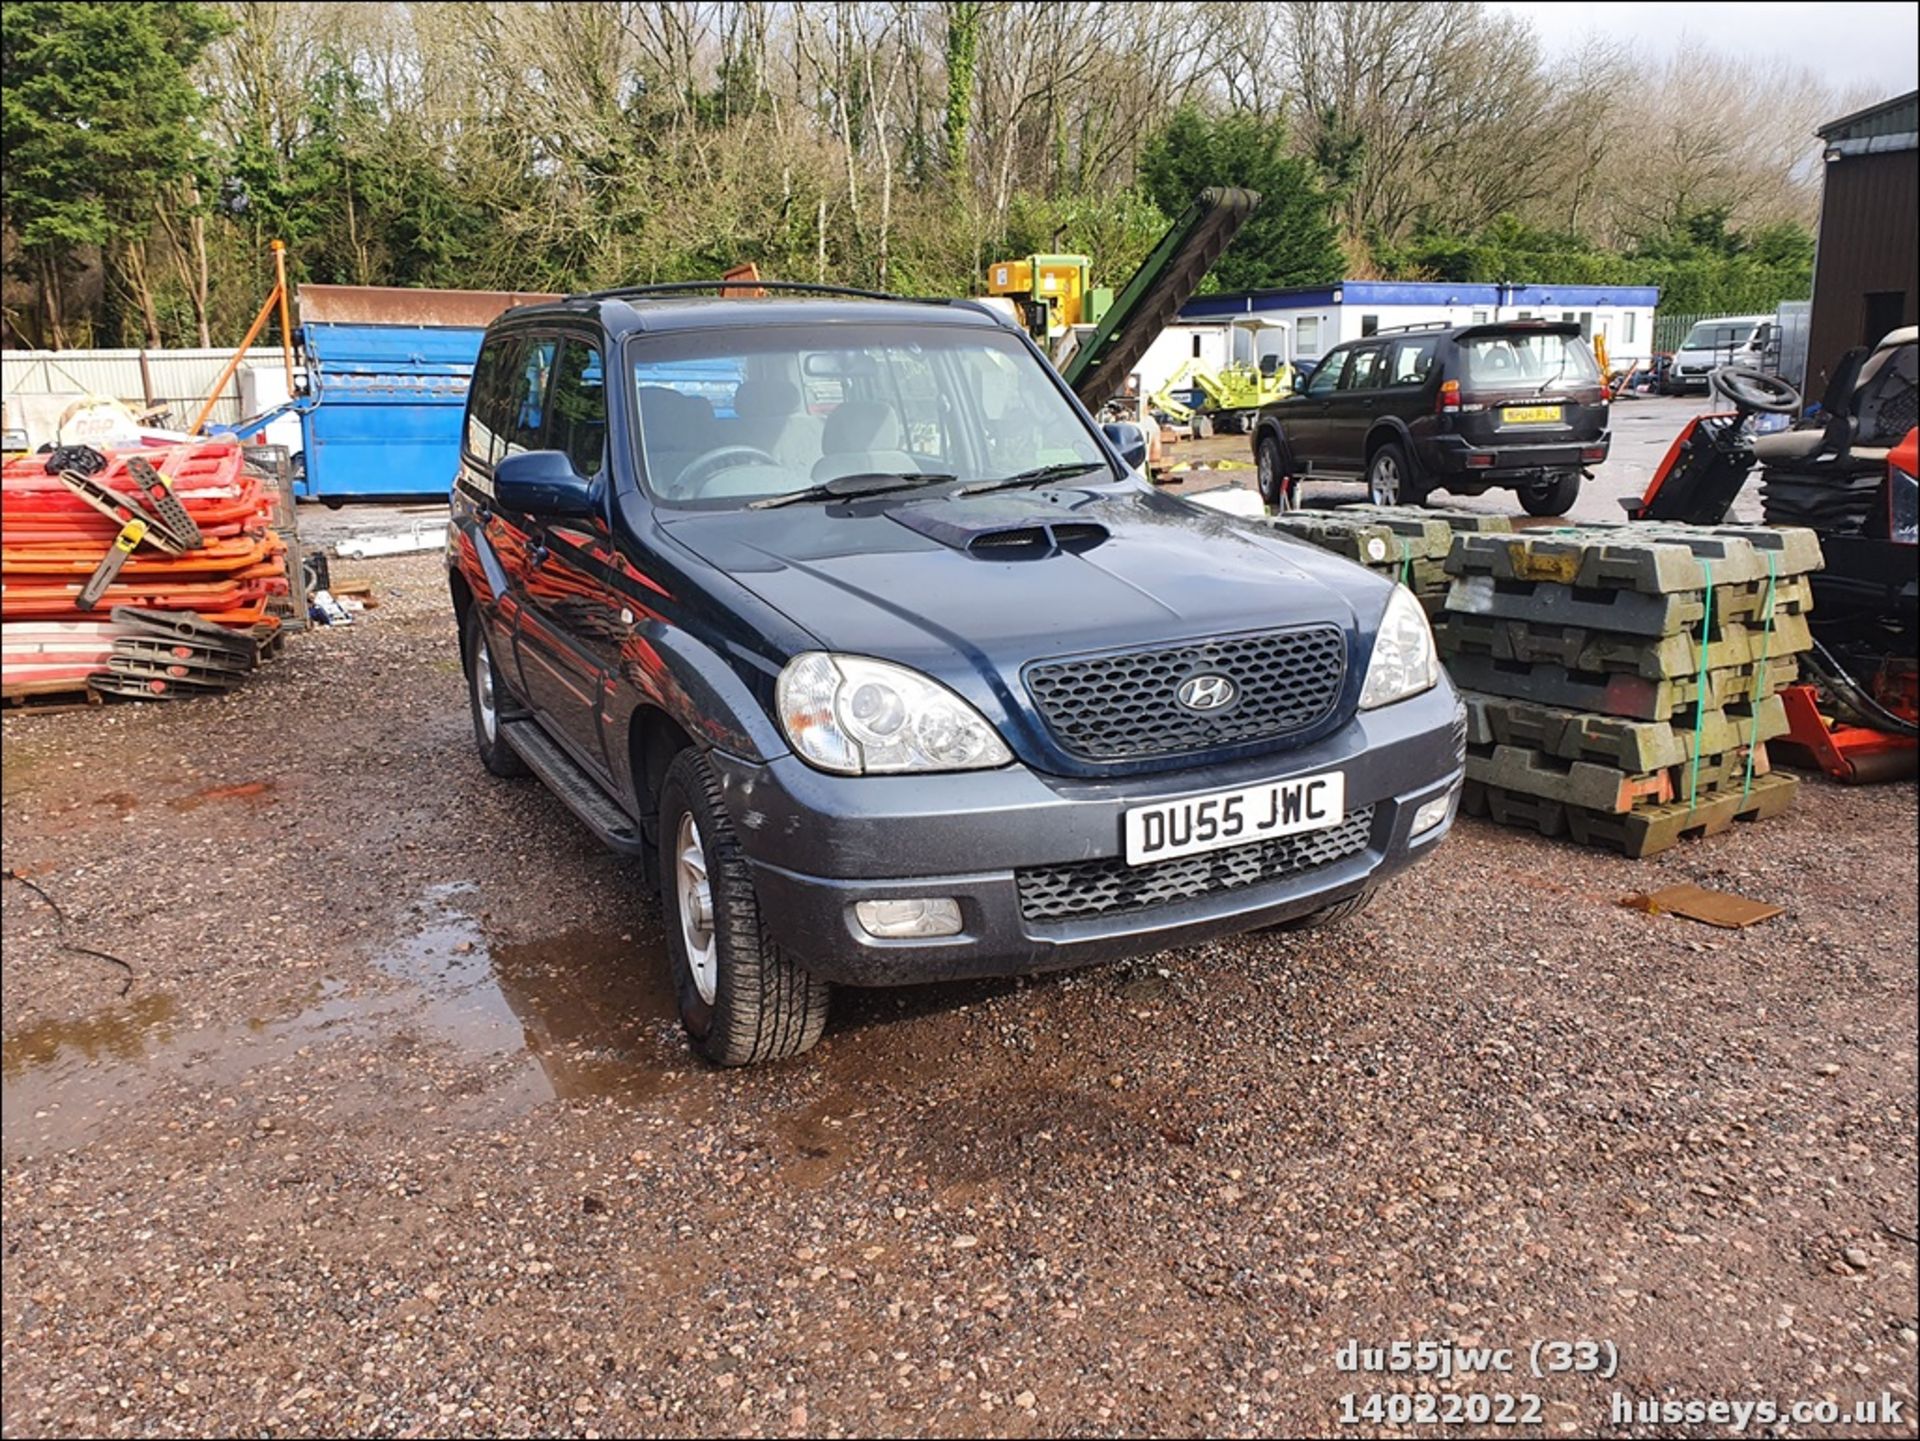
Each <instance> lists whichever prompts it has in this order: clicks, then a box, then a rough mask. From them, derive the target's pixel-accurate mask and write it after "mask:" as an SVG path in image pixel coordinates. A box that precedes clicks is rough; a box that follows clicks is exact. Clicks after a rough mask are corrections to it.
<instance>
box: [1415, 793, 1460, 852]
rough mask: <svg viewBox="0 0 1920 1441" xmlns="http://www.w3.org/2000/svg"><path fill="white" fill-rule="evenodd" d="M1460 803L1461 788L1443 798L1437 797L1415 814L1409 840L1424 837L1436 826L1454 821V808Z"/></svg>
mask: <svg viewBox="0 0 1920 1441" xmlns="http://www.w3.org/2000/svg"><path fill="white" fill-rule="evenodd" d="M1459 803H1460V787H1458V786H1455V787H1454V788H1453V789H1452V790H1450V791H1448V792H1447V793H1446V794H1445V795H1443V796H1435V797H1434V798H1433V799H1432V800H1430V801H1428V802H1427V803H1426V804H1425V805H1423V806H1421V807H1420V809H1419V810H1417V811H1415V812H1414V813H1413V829H1412V830H1411V831H1410V832H1408V838H1409V839H1411V838H1412V837H1413V836H1423V835H1425V834H1426V833H1427V832H1428V831H1430V830H1432V829H1433V828H1434V827H1435V826H1437V825H1443V824H1445V823H1446V822H1447V821H1450V820H1452V819H1453V808H1454V807H1455V806H1457V805H1458V804H1459Z"/></svg>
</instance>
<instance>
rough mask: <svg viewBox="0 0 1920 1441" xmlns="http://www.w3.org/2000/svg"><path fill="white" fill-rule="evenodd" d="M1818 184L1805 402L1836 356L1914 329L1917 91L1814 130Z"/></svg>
mask: <svg viewBox="0 0 1920 1441" xmlns="http://www.w3.org/2000/svg"><path fill="white" fill-rule="evenodd" d="M1818 134H1819V136H1820V139H1821V140H1822V141H1823V142H1825V150H1824V159H1825V160H1826V181H1825V185H1824V187H1823V189H1822V192H1821V198H1820V240H1819V249H1818V251H1817V252H1816V255H1815V259H1814V267H1813V318H1812V321H1811V323H1810V325H1809V328H1808V338H1807V387H1806V388H1807V398H1808V399H1809V400H1818V399H1820V397H1821V395H1822V394H1823V393H1824V392H1825V390H1826V384H1827V379H1828V377H1829V376H1830V375H1832V373H1833V369H1834V366H1835V365H1836V364H1838V362H1839V360H1840V357H1841V356H1842V355H1844V354H1845V353H1846V352H1847V351H1848V350H1850V349H1852V348H1853V347H1854V346H1856V345H1872V344H1874V343H1875V342H1876V341H1878V340H1879V339H1880V338H1881V337H1882V336H1884V335H1885V334H1886V333H1887V332H1888V331H1890V330H1897V329H1899V328H1900V327H1901V326H1903V325H1913V324H1915V323H1916V313H1915V300H1916V294H1915V292H1916V290H1917V289H1920V278H1916V272H1917V271H1920V91H1910V92H1909V93H1907V94H1905V95H1902V96H1900V97H1898V98H1897V99H1893V100H1883V101H1882V102H1881V103H1880V104H1878V105H1874V106H1870V107H1868V108H1867V109H1865V110H1861V111H1858V112H1856V113H1855V114H1852V115H1845V116H1842V117H1841V118H1840V119H1838V120H1835V121H1833V122H1831V123H1830V124H1828V125H1825V126H1822V127H1821V129H1820V130H1819V132H1818Z"/></svg>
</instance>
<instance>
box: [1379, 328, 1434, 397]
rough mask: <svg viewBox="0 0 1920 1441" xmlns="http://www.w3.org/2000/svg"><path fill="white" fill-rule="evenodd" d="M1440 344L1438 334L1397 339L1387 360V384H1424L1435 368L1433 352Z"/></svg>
mask: <svg viewBox="0 0 1920 1441" xmlns="http://www.w3.org/2000/svg"><path fill="white" fill-rule="evenodd" d="M1439 344H1440V337H1439V336H1437V335H1423V336H1420V337H1419V338H1418V339H1408V340H1396V341H1395V342H1394V343H1393V350H1392V351H1391V353H1390V354H1389V356H1388V360H1387V384H1388V385H1424V384H1425V383H1426V379H1427V376H1428V374H1429V373H1430V372H1431V371H1432V370H1433V353H1434V350H1435V348H1436V347H1437V346H1438V345H1439Z"/></svg>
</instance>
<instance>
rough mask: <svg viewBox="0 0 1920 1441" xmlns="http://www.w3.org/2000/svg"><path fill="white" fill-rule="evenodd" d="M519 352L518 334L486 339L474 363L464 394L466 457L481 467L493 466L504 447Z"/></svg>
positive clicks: (510, 415)
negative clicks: (465, 403)
mask: <svg viewBox="0 0 1920 1441" xmlns="http://www.w3.org/2000/svg"><path fill="white" fill-rule="evenodd" d="M519 351H520V337H519V336H517V335H496V336H492V337H489V339H488V340H487V343H486V344H485V345H484V346H482V347H481V349H480V359H479V360H478V361H476V362H475V363H474V367H473V383H472V386H471V388H470V389H469V390H468V392H467V434H466V450H467V454H468V455H469V456H471V457H472V458H473V459H475V460H477V461H479V462H480V463H481V464H482V465H492V464H493V463H494V462H495V461H496V460H498V459H499V458H500V454H501V451H502V449H503V448H504V447H505V445H506V438H507V426H508V423H509V422H510V420H511V418H512V413H511V410H510V406H511V403H512V402H511V400H510V398H509V397H510V395H511V393H512V388H513V387H512V383H511V382H512V379H513V367H514V361H515V360H516V359H517V358H518V356H519Z"/></svg>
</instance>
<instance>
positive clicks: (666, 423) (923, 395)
mask: <svg viewBox="0 0 1920 1441" xmlns="http://www.w3.org/2000/svg"><path fill="white" fill-rule="evenodd" d="M628 366H629V372H630V375H631V378H632V384H633V387H634V393H635V398H636V400H637V401H638V403H639V410H640V441H641V450H642V459H643V461H644V467H645V476H646V483H647V486H648V489H649V490H650V491H651V492H652V493H653V494H654V496H655V497H656V498H658V499H660V500H663V501H665V502H667V503H668V504H671V505H677V506H696V507H702V508H731V507H738V506H744V505H746V504H747V503H749V502H751V501H755V500H766V499H770V498H772V497H775V496H781V495H790V494H792V493H794V492H796V491H801V490H805V489H807V488H808V487H810V486H814V485H819V484H821V483H823V482H828V481H835V480H842V479H846V478H849V477H854V476H869V475H878V476H904V477H908V478H910V479H911V478H918V477H921V476H928V477H941V478H943V479H952V480H957V481H962V482H973V481H985V480H998V479H1003V478H1006V477H1008V476H1012V475H1016V474H1019V473H1021V472H1024V471H1029V470H1033V469H1035V468H1038V467H1041V466H1047V465H1067V464H1072V463H1084V464H1086V465H1088V466H1096V465H1097V466H1105V465H1106V464H1107V461H1106V457H1105V455H1104V454H1103V452H1102V450H1101V448H1100V445H1099V442H1098V441H1097V440H1096V439H1095V438H1094V436H1093V434H1092V432H1091V431H1090V430H1089V429H1088V428H1087V426H1086V424H1085V422H1083V421H1082V420H1081V419H1080V417H1079V416H1078V415H1077V414H1076V413H1075V412H1074V410H1073V407H1072V406H1071V404H1070V403H1069V402H1068V400H1067V398H1066V396H1065V395H1063V394H1062V393H1061V391H1060V389H1059V388H1058V386H1057V383H1056V382H1055V380H1054V378H1053V377H1052V376H1051V375H1049V374H1048V373H1047V372H1046V370H1045V369H1044V368H1043V363H1042V362H1040V361H1037V360H1036V359H1035V358H1034V357H1033V355H1032V353H1031V352H1030V351H1028V350H1027V349H1026V347H1025V346H1023V345H1022V344H1021V342H1020V340H1019V338H1018V337H1017V336H1013V335H1010V334H1007V333H1005V332H1003V331H998V330H987V329H985V328H974V327H960V326H925V325H921V326H914V325H908V324H903V323H888V324H861V325H849V324H841V323H837V322H826V323H822V324H818V325H778V326H765V327H761V328H757V329H750V328H747V327H744V326H729V327H727V328H725V329H713V330H700V331H689V332H686V333H681V334H660V335H650V336H644V337H641V338H639V339H638V340H636V341H634V342H633V344H632V345H631V347H630V349H629V351H628ZM927 483H929V484H935V483H939V482H938V481H935V480H929V481H928V482H927Z"/></svg>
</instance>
